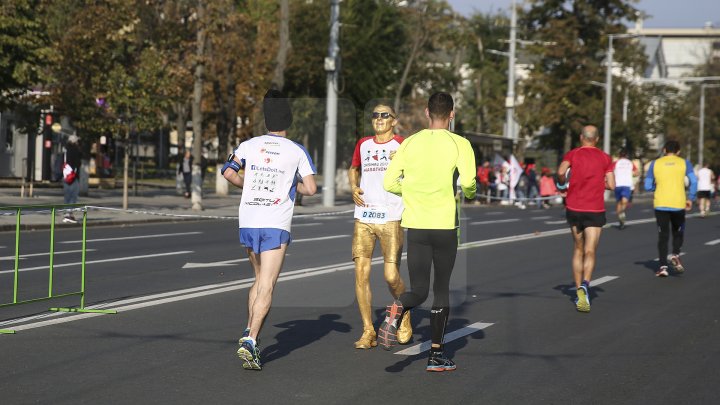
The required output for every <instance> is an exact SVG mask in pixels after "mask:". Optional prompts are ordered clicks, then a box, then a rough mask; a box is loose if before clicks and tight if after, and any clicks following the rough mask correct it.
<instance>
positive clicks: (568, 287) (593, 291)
mask: <svg viewBox="0 0 720 405" xmlns="http://www.w3.org/2000/svg"><path fill="white" fill-rule="evenodd" d="M553 290H555V291H560V292H561V293H562V294H563V295H565V296H567V297H568V299H569V301H570V302H571V303H572V304H573V305H575V298H577V295H576V293H575V284H560V285H556V286H555V287H553ZM603 292H605V290H604V289H603V288H602V287H593V285H592V281H590V288H589V289H588V294H590V301H591V303H592V301H593V300H595V299H596V298H598V297H599V294H598V293H603Z"/></svg>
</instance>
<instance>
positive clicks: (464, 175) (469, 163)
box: [457, 139, 477, 200]
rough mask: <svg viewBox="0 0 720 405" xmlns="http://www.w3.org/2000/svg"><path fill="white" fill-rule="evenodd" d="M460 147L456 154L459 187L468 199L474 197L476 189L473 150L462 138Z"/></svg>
mask: <svg viewBox="0 0 720 405" xmlns="http://www.w3.org/2000/svg"><path fill="white" fill-rule="evenodd" d="M463 141H464V142H463V143H462V144H461V147H460V155H459V156H458V164H457V168H458V173H460V187H462V190H463V194H465V198H467V199H469V200H474V199H475V193H476V191H477V183H476V181H477V180H476V177H475V174H476V172H475V152H474V151H473V149H472V146H470V142H468V141H467V140H466V139H463Z"/></svg>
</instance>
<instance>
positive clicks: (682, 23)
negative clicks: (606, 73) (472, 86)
mask: <svg viewBox="0 0 720 405" xmlns="http://www.w3.org/2000/svg"><path fill="white" fill-rule="evenodd" d="M448 3H450V5H452V6H453V8H454V9H455V10H456V11H458V12H460V13H461V14H465V15H468V14H471V13H472V12H473V11H481V12H489V11H495V10H497V9H505V10H507V9H509V7H510V3H511V0H448ZM516 3H517V4H522V3H523V1H522V0H516ZM636 7H637V8H638V9H640V10H642V11H644V12H645V13H647V14H650V15H651V16H652V17H648V18H647V19H646V20H645V27H647V28H701V27H703V25H704V24H705V22H707V21H710V22H712V23H713V24H714V25H715V27H716V28H720V0H684V1H682V0H640V2H639V3H638V4H637V5H636Z"/></svg>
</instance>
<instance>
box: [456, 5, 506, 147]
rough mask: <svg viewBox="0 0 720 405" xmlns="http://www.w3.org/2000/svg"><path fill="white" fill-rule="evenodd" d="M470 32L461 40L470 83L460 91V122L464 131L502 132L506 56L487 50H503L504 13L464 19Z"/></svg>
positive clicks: (478, 15)
mask: <svg viewBox="0 0 720 405" xmlns="http://www.w3.org/2000/svg"><path fill="white" fill-rule="evenodd" d="M468 25H469V28H470V32H471V35H469V36H468V37H467V38H466V39H465V47H466V48H467V49H468V59H467V60H468V67H469V68H471V69H472V74H471V76H470V78H469V79H470V85H469V86H468V87H467V89H466V90H465V92H464V94H463V100H464V103H463V105H462V106H461V107H460V114H459V117H460V121H461V123H462V128H463V129H464V130H466V131H471V132H478V133H490V134H502V132H503V125H504V123H505V108H504V106H505V93H506V89H507V73H506V72H507V69H508V59H507V58H506V57H504V56H501V55H493V54H490V53H488V52H487V50H488V49H492V50H501V51H502V50H505V49H506V48H507V44H506V43H504V41H506V40H507V38H508V37H509V31H510V29H509V27H510V21H509V18H508V17H507V16H506V15H504V14H475V15H473V16H472V17H471V18H470V20H469V21H468Z"/></svg>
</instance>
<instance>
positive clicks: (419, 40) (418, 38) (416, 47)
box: [393, 23, 428, 114]
mask: <svg viewBox="0 0 720 405" xmlns="http://www.w3.org/2000/svg"><path fill="white" fill-rule="evenodd" d="M419 27H420V30H421V31H422V32H418V33H416V35H415V40H414V41H413V46H412V49H411V50H410V55H409V56H408V59H407V62H405V69H403V74H402V76H401V77H400V83H399V84H398V88H397V90H396V91H395V101H394V102H393V108H394V109H395V112H396V113H397V114H400V99H401V97H402V91H403V89H404V88H405V85H406V84H407V79H408V76H409V75H410V69H411V68H412V65H413V63H415V58H417V55H418V53H419V52H420V48H421V47H422V45H423V44H424V43H425V41H426V40H427V38H428V34H427V32H426V31H424V30H423V29H422V23H421V24H419Z"/></svg>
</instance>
